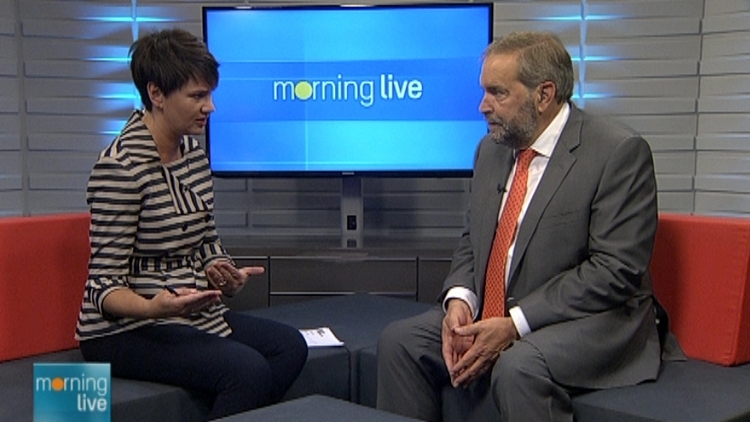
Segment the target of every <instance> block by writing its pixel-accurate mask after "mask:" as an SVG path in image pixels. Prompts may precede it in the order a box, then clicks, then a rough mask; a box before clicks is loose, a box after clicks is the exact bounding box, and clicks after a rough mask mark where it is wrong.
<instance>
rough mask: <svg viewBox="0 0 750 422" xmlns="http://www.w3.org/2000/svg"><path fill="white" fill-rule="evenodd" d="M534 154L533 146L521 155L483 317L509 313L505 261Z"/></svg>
mask: <svg viewBox="0 0 750 422" xmlns="http://www.w3.org/2000/svg"><path fill="white" fill-rule="evenodd" d="M534 155H535V152H534V150H532V149H531V148H527V149H523V150H521V151H520V152H519V154H518V162H517V163H516V171H515V173H514V175H513V183H511V185H510V192H508V198H507V199H506V200H505V207H503V212H502V214H501V215H500V222H499V223H498V224H497V230H496V231H495V238H494V239H493V241H492V250H491V251H490V259H489V262H488V263H487V274H486V277H485V286H484V307H483V308H482V319H486V318H492V317H498V316H499V317H502V316H505V263H506V262H507V261H508V249H509V248H510V244H511V242H513V238H514V237H515V235H516V228H517V226H518V216H519V215H520V214H521V207H522V206H523V200H524V198H525V197H526V184H527V182H528V180H529V164H531V160H532V159H533V158H534Z"/></svg>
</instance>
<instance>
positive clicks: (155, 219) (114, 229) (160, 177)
mask: <svg viewBox="0 0 750 422" xmlns="http://www.w3.org/2000/svg"><path fill="white" fill-rule="evenodd" d="M181 148H182V158H180V159H178V160H176V161H173V162H170V163H168V164H162V163H161V161H160V158H159V153H158V152H157V150H156V144H155V143H154V140H153V138H152V137H151V133H150V132H149V131H148V129H147V128H146V125H145V124H144V123H143V113H142V112H141V111H134V112H133V114H132V116H131V117H130V119H128V122H127V123H126V124H125V128H124V129H123V130H122V133H121V134H120V136H118V137H117V138H116V139H115V140H114V141H113V142H112V144H110V146H109V147H107V148H106V149H105V150H104V151H102V153H101V154H100V155H99V159H98V161H97V162H96V164H95V165H94V168H93V170H92V172H91V176H90V178H89V183H88V189H87V192H86V199H87V202H88V204H89V208H90V210H91V229H90V236H91V258H90V261H89V277H88V280H87V282H86V290H85V293H84V297H83V304H82V306H81V312H80V314H79V318H78V326H77V327H76V336H75V337H76V339H77V340H87V339H91V338H95V337H100V336H106V335H111V334H115V333H118V332H122V331H126V330H132V329H134V328H136V327H140V326H144V325H149V324H188V325H192V326H194V327H196V328H197V329H200V330H203V331H206V332H209V333H214V334H217V335H219V336H227V335H229V334H230V333H231V329H230V328H229V325H228V324H227V323H226V321H225V320H224V318H223V316H222V314H223V313H224V312H226V311H227V309H228V308H227V307H225V306H224V305H221V304H220V305H216V306H213V307H212V308H211V309H209V310H208V311H205V312H202V313H200V314H195V315H192V316H190V317H173V318H164V319H142V320H138V319H132V318H118V317H114V316H111V315H107V314H106V313H105V312H104V309H103V308H102V303H103V301H104V298H105V297H106V296H107V295H108V294H110V293H111V292H113V291H115V290H117V289H123V288H129V289H131V290H133V291H134V292H136V293H138V294H140V295H141V296H143V297H145V298H151V297H153V296H154V295H155V294H157V293H158V292H159V291H161V290H163V289H164V287H165V286H167V285H169V286H172V287H175V288H179V287H188V288H195V289H198V290H205V289H208V281H207V279H206V273H205V269H206V268H207V267H208V266H209V265H211V264H212V263H213V262H215V261H216V260H217V259H225V260H228V259H230V258H229V256H228V255H227V253H226V251H225V250H224V248H223V247H222V245H221V242H220V240H219V237H218V235H217V233H216V226H215V224H214V220H213V213H212V212H213V202H214V197H213V182H212V180H211V172H210V169H209V167H208V159H207V158H206V154H205V153H204V151H203V150H202V149H201V148H200V147H199V145H198V142H197V141H196V140H195V139H193V138H190V137H187V136H186V137H184V138H183V141H182V145H181Z"/></svg>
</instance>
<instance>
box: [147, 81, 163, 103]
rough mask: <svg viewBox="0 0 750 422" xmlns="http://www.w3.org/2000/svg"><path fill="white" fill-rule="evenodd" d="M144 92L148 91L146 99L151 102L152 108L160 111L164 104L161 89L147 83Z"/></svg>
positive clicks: (151, 83)
mask: <svg viewBox="0 0 750 422" xmlns="http://www.w3.org/2000/svg"><path fill="white" fill-rule="evenodd" d="M146 91H148V98H149V99H150V100H151V104H153V106H154V108H155V109H157V110H161V109H162V107H163V104H164V94H163V93H162V91H161V89H160V88H159V87H158V86H156V84H155V83H153V82H149V83H148V85H146Z"/></svg>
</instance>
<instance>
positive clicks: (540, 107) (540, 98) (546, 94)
mask: <svg viewBox="0 0 750 422" xmlns="http://www.w3.org/2000/svg"><path fill="white" fill-rule="evenodd" d="M556 95H557V87H556V86H555V84H554V83H553V82H552V81H544V82H542V83H540V84H539V86H537V87H536V99H537V103H536V104H537V111H538V112H539V113H543V112H544V110H546V109H547V108H548V107H549V106H550V105H552V104H555V96H556Z"/></svg>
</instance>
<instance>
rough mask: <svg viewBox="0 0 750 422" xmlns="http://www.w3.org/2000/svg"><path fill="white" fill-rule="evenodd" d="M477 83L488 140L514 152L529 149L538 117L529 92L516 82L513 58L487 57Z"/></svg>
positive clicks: (516, 67)
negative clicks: (481, 90) (480, 93)
mask: <svg viewBox="0 0 750 422" xmlns="http://www.w3.org/2000/svg"><path fill="white" fill-rule="evenodd" d="M479 83H480V85H481V86H482V89H484V96H483V97H482V101H481V102H480V103H479V111H480V112H482V114H484V118H485V120H487V126H488V128H489V132H490V137H491V138H492V139H493V140H494V141H495V142H497V143H498V144H503V145H506V146H508V147H510V148H514V149H523V148H527V147H528V146H530V145H531V144H532V143H533V142H534V139H535V138H536V134H535V132H536V129H537V120H538V115H537V110H536V103H535V101H534V98H533V96H532V94H533V92H529V90H528V89H527V88H526V87H525V86H524V85H523V84H522V83H521V82H520V81H519V80H518V62H517V56H516V55H515V54H501V55H492V56H488V57H487V58H486V59H485V61H484V64H483V65H482V74H481V76H480V80H479Z"/></svg>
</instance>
